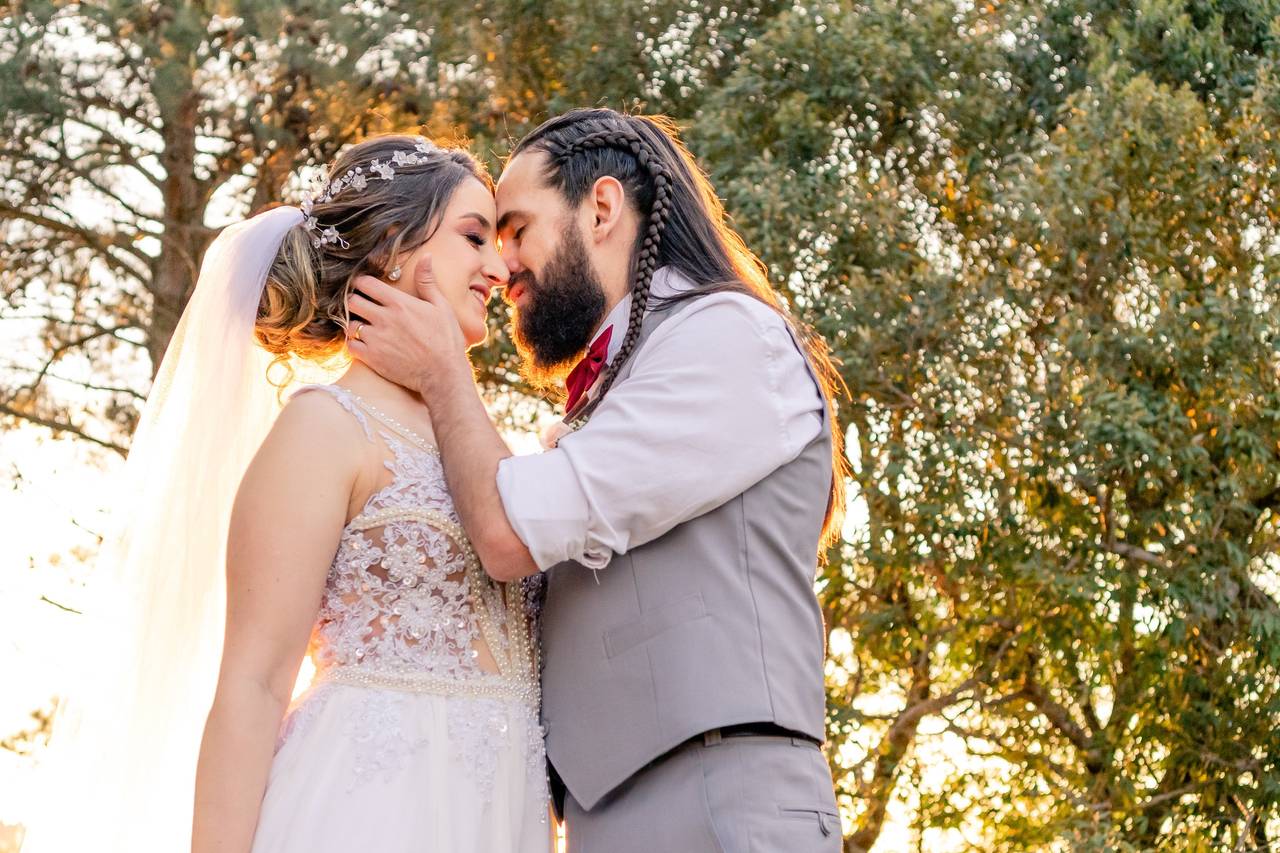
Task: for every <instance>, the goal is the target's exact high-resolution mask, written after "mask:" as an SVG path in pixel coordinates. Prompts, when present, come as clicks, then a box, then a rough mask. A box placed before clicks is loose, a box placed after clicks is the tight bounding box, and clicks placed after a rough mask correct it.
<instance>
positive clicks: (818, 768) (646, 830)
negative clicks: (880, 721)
mask: <svg viewBox="0 0 1280 853" xmlns="http://www.w3.org/2000/svg"><path fill="white" fill-rule="evenodd" d="M564 812H565V814H564V817H565V834H566V837H567V840H568V850H569V853H839V851H840V850H841V846H842V843H841V833H840V818H839V813H838V812H837V810H836V801H835V794H834V792H833V790H832V785H831V770H830V768H828V767H827V762H826V759H825V758H824V757H823V755H822V752H821V750H819V749H818V747H817V746H815V745H814V744H812V743H810V742H809V741H806V740H803V739H801V738H789V737H770V736H763V737H762V736H746V737H729V738H723V739H720V738H719V736H718V735H707V736H704V739H703V740H701V741H695V742H694V743H693V744H686V745H685V746H683V747H680V748H679V749H677V750H676V751H675V752H673V753H671V754H670V755H668V756H666V757H665V758H663V759H661V760H660V761H658V762H656V763H655V764H653V765H650V766H649V767H647V768H645V769H644V770H642V771H640V772H639V773H637V774H636V775H635V776H632V777H631V778H630V779H628V780H627V781H626V782H625V783H623V784H622V785H621V786H620V787H619V788H618V789H617V790H615V791H613V792H612V793H610V794H609V796H607V797H605V798H604V799H603V800H601V801H600V802H599V803H598V804H597V805H596V807H595V808H593V809H592V810H591V811H589V812H588V811H584V810H583V808H582V806H580V805H578V803H577V802H576V801H575V800H574V799H573V795H572V794H568V795H566V797H565V808H564Z"/></svg>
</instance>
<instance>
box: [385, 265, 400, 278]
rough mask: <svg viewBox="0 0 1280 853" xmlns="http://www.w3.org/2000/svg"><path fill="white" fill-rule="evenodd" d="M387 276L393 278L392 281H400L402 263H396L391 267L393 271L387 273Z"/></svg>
mask: <svg viewBox="0 0 1280 853" xmlns="http://www.w3.org/2000/svg"><path fill="white" fill-rule="evenodd" d="M387 278H389V279H391V280H392V281H399V280H400V265H399V264H396V265H395V266H394V267H392V268H391V272H389V273H387Z"/></svg>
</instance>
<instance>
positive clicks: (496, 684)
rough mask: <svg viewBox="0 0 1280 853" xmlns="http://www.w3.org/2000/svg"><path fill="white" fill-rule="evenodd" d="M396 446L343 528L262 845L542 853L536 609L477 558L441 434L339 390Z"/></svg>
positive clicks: (365, 422) (338, 397) (385, 449)
mask: <svg viewBox="0 0 1280 853" xmlns="http://www.w3.org/2000/svg"><path fill="white" fill-rule="evenodd" d="M298 393H325V394H328V395H330V396H331V397H332V398H333V399H334V400H335V401H336V402H337V404H338V405H340V406H341V407H342V408H343V409H345V410H346V412H348V413H349V414H350V415H351V417H353V418H355V420H356V421H357V422H358V423H359V424H360V427H361V428H362V430H363V431H364V435H365V438H366V439H367V440H368V441H370V442H372V443H374V444H375V445H377V447H378V448H379V453H380V454H381V455H382V457H383V458H384V465H385V471H386V473H385V477H384V479H385V482H384V484H382V486H381V488H380V489H378V490H377V491H376V492H375V493H374V494H373V496H372V497H370V498H369V500H368V502H367V503H366V505H365V506H364V509H363V510H362V511H361V512H360V514H359V515H358V516H357V517H356V518H354V519H352V520H351V522H350V523H348V524H347V525H346V527H345V528H344V529H343V531H342V537H341V540H340V544H339V547H338V552H337V555H336V556H335V558H334V561H333V564H332V567H331V568H330V571H329V575H328V579H327V582H326V586H325V591H324V596H323V599H322V602H321V606H320V610H319V613H318V616H317V619H316V622H315V625H314V628H313V631H312V635H311V644H310V648H309V651H308V654H309V655H310V657H311V659H312V661H313V663H314V664H315V667H316V675H315V678H314V681H313V682H312V686H311V687H310V688H309V689H307V690H306V692H305V693H303V694H302V695H300V696H299V697H297V699H296V700H295V701H294V703H293V704H292V706H291V707H290V709H289V711H288V713H287V715H286V716H285V718H284V721H283V723H282V725H281V729H280V734H279V737H278V740H277V746H276V752H275V756H274V759H273V762H272V765H271V772H270V776H269V780H268V783H267V789H266V795H265V797H264V799H263V803H262V811H261V814H260V817H259V821H258V828H257V833H256V835H255V838H254V844H253V853H284V851H297V853H304V851H305V853H324V851H335V853H336V851H343V853H348V851H355V850H368V851H378V853H398V851H403V853H410V851H413V852H414V853H505V851H512V853H545V852H546V851H548V850H549V849H550V847H551V837H552V835H551V833H552V830H551V827H550V824H549V820H548V813H547V802H548V801H547V782H546V769H545V756H544V752H543V743H542V731H541V728H540V726H539V723H538V682H537V661H536V654H535V651H534V650H535V648H536V645H535V643H534V641H533V637H532V633H531V622H532V621H533V614H532V610H531V608H530V606H529V603H528V601H527V598H528V597H527V596H526V595H525V593H524V591H523V590H524V587H522V586H521V585H520V584H510V585H506V586H505V587H504V586H503V585H500V584H496V583H494V582H493V581H491V580H490V579H489V578H488V576H487V575H486V574H485V573H484V571H483V569H482V568H481V567H480V563H479V561H478V560H477V559H476V556H475V554H474V552H473V551H472V550H471V547H470V545H469V544H468V541H467V537H466V535H465V533H464V532H463V530H462V528H461V527H460V526H459V523H458V518H457V515H456V513H455V511H454V508H453V504H452V501H451V500H450V497H449V493H448V491H447V488H446V485H445V480H444V472H443V469H442V467H441V463H440V459H439V457H438V455H437V453H436V450H435V449H434V447H433V446H432V445H430V444H429V443H427V442H426V441H425V440H424V439H422V438H421V437H420V436H418V435H417V434H415V433H413V432H412V431H411V430H409V429H407V428H406V427H404V426H402V425H401V424H399V423H397V422H396V421H394V420H393V419H392V418H390V417H388V416H386V415H384V414H382V413H381V412H379V411H378V410H377V409H375V408H374V407H372V406H371V405H369V404H367V403H365V402H364V401H363V400H361V399H360V398H358V397H357V396H356V395H355V394H354V393H352V392H351V391H348V390H346V389H344V388H341V387H338V386H333V385H321V386H308V387H306V388H303V389H301V390H300V391H299V392H298Z"/></svg>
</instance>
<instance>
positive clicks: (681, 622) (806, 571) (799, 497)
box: [542, 302, 831, 810]
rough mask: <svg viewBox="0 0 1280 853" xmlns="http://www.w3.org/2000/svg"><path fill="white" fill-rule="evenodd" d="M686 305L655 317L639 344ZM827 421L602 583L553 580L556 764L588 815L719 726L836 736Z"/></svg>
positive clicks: (551, 684) (551, 688)
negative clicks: (736, 491)
mask: <svg viewBox="0 0 1280 853" xmlns="http://www.w3.org/2000/svg"><path fill="white" fill-rule="evenodd" d="M689 304H690V302H684V303H680V304H678V305H676V306H675V307H673V308H671V309H668V310H664V311H659V312H653V313H651V314H650V315H649V316H647V317H646V318H645V321H644V325H643V326H642V327H641V339H640V341H641V342H643V341H644V339H646V338H647V337H648V336H649V335H650V334H652V333H653V330H654V329H655V328H656V327H657V326H658V325H659V324H660V323H662V322H663V321H664V320H666V319H667V318H669V317H670V316H672V315H673V314H674V313H676V312H678V311H680V310H682V308H684V307H686V306H688V305H689ZM629 366H630V362H629V363H628V365H624V367H623V369H622V371H621V372H620V374H619V376H618V379H617V384H619V385H621V384H622V383H623V382H625V381H626V378H627V376H628V375H629V373H630V371H629V369H628V368H629ZM823 419H824V420H823V427H822V429H821V431H820V432H819V434H818V437H817V438H815V439H814V440H813V441H812V442H811V443H810V444H809V445H808V446H807V447H805V449H804V450H803V451H802V452H801V453H800V455H799V456H798V457H797V458H796V459H794V460H793V461H791V462H789V463H787V464H785V465H783V466H782V467H780V468H778V469H777V470H775V471H774V472H773V473H772V474H769V475H768V476H767V477H765V478H764V479H763V480H761V481H760V482H758V483H756V484H755V485H754V486H752V487H751V488H749V489H747V491H745V492H743V493H742V494H740V495H738V496H737V497H735V498H733V499H731V500H729V501H728V502H727V503H725V504H723V505H721V506H720V507H718V508H716V509H714V510H712V511H710V512H708V513H706V514H704V515H701V516H699V517H697V518H694V519H691V520H689V521H686V522H685V523H683V524H681V525H678V526H677V527H675V528H673V529H672V530H671V531H670V532H668V533H667V534H666V535H664V536H661V537H659V538H658V539H655V540H654V541H652V542H649V543H647V544H645V545H642V546H639V547H637V548H635V549H633V550H631V551H629V552H628V553H626V554H614V556H613V559H612V561H611V562H610V563H609V565H608V566H606V567H605V568H604V569H602V570H601V571H600V572H599V573H598V574H597V573H593V572H591V571H590V570H589V569H586V568H584V567H583V566H581V565H580V564H578V563H576V562H572V561H569V562H564V563H560V564H559V565H556V566H553V567H552V568H551V569H549V570H548V571H547V595H546V601H545V606H544V609H543V611H542V647H543V661H544V665H543V673H542V714H543V723H544V725H545V726H546V728H547V757H548V759H549V760H550V762H551V765H552V766H553V767H554V768H555V770H556V772H557V773H558V774H559V776H560V778H561V779H562V780H563V781H564V783H565V786H566V787H567V788H568V790H569V792H570V793H571V794H573V797H574V799H575V800H577V802H578V803H579V804H580V805H581V806H582V807H583V808H585V809H588V810H590V809H591V808H592V807H594V806H595V805H596V803H598V802H599V801H600V800H601V798H603V797H604V796H605V795H606V794H608V793H609V792H610V791H612V790H613V789H614V788H616V787H617V786H618V785H620V784H621V783H623V782H625V781H626V780H627V779H628V778H630V777H631V776H632V775H634V774H635V773H636V772H637V771H639V770H640V769H641V768H643V767H644V766H645V765H646V764H648V763H649V762H650V761H652V760H653V759H655V758H657V757H658V756H660V755H662V754H663V753H665V752H667V751H668V750H670V749H672V748H673V747H675V746H677V745H679V744H680V743H682V742H684V741H686V740H688V739H689V738H691V737H693V736H694V735H697V734H700V733H702V732H704V731H707V730H708V729H714V728H719V727H723V726H729V725H733V724H735V723H756V722H772V723H776V724H777V725H780V726H783V727H785V728H788V729H792V730H795V731H798V732H802V733H804V734H807V735H810V736H812V737H814V738H816V739H817V740H819V741H823V740H825V695H824V690H823V659H824V655H825V642H826V634H825V630H824V628H823V621H822V612H821V610H820V608H819V606H818V601H817V598H816V596H815V595H814V591H813V582H814V576H815V573H816V568H817V552H818V541H819V539H820V537H821V530H822V522H823V518H824V516H825V514H826V507H827V496H828V491H829V488H830V483H831V434H830V424H829V423H828V422H827V418H826V415H825V413H824V415H823ZM585 428H586V429H590V425H588V426H586V427H585ZM724 447H725V452H726V453H732V452H733V436H731V435H726V436H725V437H724ZM706 475H707V476H708V477H714V476H716V472H715V470H714V467H709V468H708V470H707V472H706Z"/></svg>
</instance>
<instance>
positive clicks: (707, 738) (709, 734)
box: [702, 729, 723, 746]
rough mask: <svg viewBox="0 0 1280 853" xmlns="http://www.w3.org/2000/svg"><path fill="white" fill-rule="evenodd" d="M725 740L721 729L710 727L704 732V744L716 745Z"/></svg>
mask: <svg viewBox="0 0 1280 853" xmlns="http://www.w3.org/2000/svg"><path fill="white" fill-rule="evenodd" d="M721 740H723V737H722V736H721V734H720V730H719V729H710V730H708V731H705V732H703V733H702V745H703V746H716V745H718V744H719V743H720V741H721Z"/></svg>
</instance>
